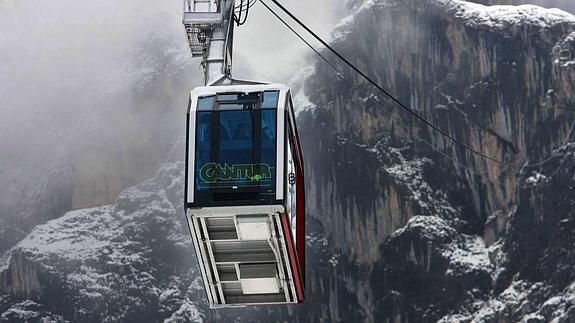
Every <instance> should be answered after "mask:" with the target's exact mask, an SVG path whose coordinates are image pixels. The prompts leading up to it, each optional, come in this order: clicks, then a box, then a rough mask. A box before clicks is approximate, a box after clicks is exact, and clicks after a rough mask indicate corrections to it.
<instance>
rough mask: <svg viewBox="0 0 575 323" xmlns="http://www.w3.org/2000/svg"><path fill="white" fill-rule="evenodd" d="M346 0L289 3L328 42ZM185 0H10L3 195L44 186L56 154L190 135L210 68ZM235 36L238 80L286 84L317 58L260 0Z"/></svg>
mask: <svg viewBox="0 0 575 323" xmlns="http://www.w3.org/2000/svg"><path fill="white" fill-rule="evenodd" d="M343 1H344V0H313V1H302V0H282V3H283V4H284V5H285V6H286V7H288V8H289V9H290V10H292V11H293V13H294V14H295V15H297V16H299V17H300V18H301V19H302V20H303V21H305V22H306V23H308V24H309V25H310V26H311V27H312V28H314V29H315V30H316V31H317V32H318V33H319V34H320V35H322V36H323V37H326V38H328V39H329V35H330V31H331V29H332V28H333V26H334V25H335V24H336V23H337V21H338V19H339V15H338V13H339V12H341V11H342V8H341V6H340V4H341V2H343ZM268 3H269V1H268ZM182 7H183V6H182V1H180V0H98V1H88V2H86V1H77V0H0V202H2V197H3V196H4V197H5V198H6V197H7V196H8V195H7V190H8V189H10V187H9V186H8V185H3V183H6V181H7V180H8V179H7V178H11V179H10V180H15V181H16V182H18V183H19V182H21V181H22V179H23V177H27V178H30V179H31V181H32V183H31V184H29V186H30V187H40V186H41V185H42V184H41V183H39V182H38V183H36V182H34V181H40V180H41V179H40V178H41V177H42V176H43V175H44V174H45V173H46V170H45V164H46V163H49V162H51V160H52V159H54V158H56V159H57V158H60V159H66V158H77V159H81V158H82V156H87V154H86V151H90V152H96V153H97V156H95V157H101V156H100V155H104V154H106V153H107V152H108V151H114V154H116V155H122V156H123V155H126V154H125V153H123V151H129V153H128V154H132V155H133V156H136V154H139V153H140V152H141V151H142V150H146V149H147V148H148V147H150V145H151V143H149V142H148V141H146V140H149V141H150V142H152V141H154V140H155V144H156V145H157V144H158V142H160V144H163V145H164V146H167V145H166V144H165V143H162V142H161V140H163V139H162V138H160V137H170V136H171V137H170V138H173V139H174V140H175V139H176V138H177V137H178V133H179V134H180V135H183V133H184V122H183V121H182V120H185V110H186V106H187V96H188V93H189V90H191V89H192V87H194V86H199V85H202V76H203V74H202V70H201V67H200V60H199V59H192V58H191V55H190V53H189V49H188V45H187V39H186V35H185V30H184V27H183V25H182V23H181V21H182ZM235 37H236V38H235V46H234V48H235V53H234V77H237V78H244V79H251V80H258V81H269V82H283V83H286V82H288V81H289V80H290V79H291V78H292V76H293V75H295V74H297V73H298V72H299V71H300V70H301V67H302V66H304V65H306V64H309V63H306V57H308V56H307V55H310V53H311V51H310V50H309V49H308V48H307V47H305V45H303V44H302V43H301V42H300V41H299V40H298V39H297V38H296V37H295V36H294V35H292V34H291V33H290V32H289V30H287V29H286V28H285V27H284V26H283V25H281V24H280V23H279V22H278V21H276V19H275V18H274V17H273V16H271V15H270V13H269V12H267V11H266V10H265V8H263V7H262V6H261V4H256V5H255V6H254V7H253V8H252V10H251V12H250V16H249V19H248V21H247V23H246V24H245V25H244V26H241V27H239V28H237V29H236V32H235ZM315 45H316V46H318V47H319V45H317V43H316V44H315ZM166 64H167V65H169V66H164V65H166ZM172 74H173V75H172ZM182 74H184V75H185V76H184V77H183V76H182ZM158 85H160V86H163V87H165V88H161V89H158V88H156V87H157V86H158ZM148 96H149V97H148ZM166 96H169V97H166ZM142 105H147V106H142ZM163 105H167V106H169V107H168V108H166V107H163ZM166 111H167V112H166ZM142 128H145V131H141V133H138V132H139V131H140V130H139V129H142ZM144 132H145V133H146V135H148V136H152V137H153V136H155V137H156V138H155V139H154V138H145V136H144V135H143V134H144ZM167 132H171V134H166V133H167ZM158 138H160V139H158ZM150 150H152V149H150ZM158 151H160V152H161V150H158ZM158 151H157V152H154V153H155V154H156V155H157V154H158ZM118 152H119V153H118ZM142 154H143V155H144V156H146V152H143V153H142ZM149 154H153V153H152V152H150V153H148V155H149ZM109 155H110V156H111V157H110V156H109V157H108V159H107V160H110V159H113V158H114V157H113V156H112V154H109ZM68 156H70V157H68ZM160 157H161V156H160ZM86 158H88V157H84V159H86ZM139 159H142V158H139ZM79 162H81V160H80V161H78V162H76V161H72V162H71V164H77V163H79ZM131 162H132V161H129V163H131ZM123 163H124V164H126V163H128V162H126V161H123ZM126 167H133V168H135V166H126ZM148 168H149V167H148ZM121 171H123V170H121ZM94 174H95V175H94V176H100V175H102V174H101V172H94ZM8 175H9V176H8ZM126 176H128V177H130V176H132V175H131V174H128V175H126ZM146 176H151V174H148V175H146ZM132 177H133V176H132ZM3 178H4V182H3ZM138 178H139V177H138ZM127 182H129V181H127ZM18 185H20V184H18ZM7 199H8V200H10V199H11V198H10V197H7ZM1 213H2V212H0V217H1Z"/></svg>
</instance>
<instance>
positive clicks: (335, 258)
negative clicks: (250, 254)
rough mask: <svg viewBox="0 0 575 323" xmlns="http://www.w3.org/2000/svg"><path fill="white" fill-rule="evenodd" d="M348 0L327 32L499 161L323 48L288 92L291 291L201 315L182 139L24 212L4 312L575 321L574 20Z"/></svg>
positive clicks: (542, 12) (76, 317)
mask: <svg viewBox="0 0 575 323" xmlns="http://www.w3.org/2000/svg"><path fill="white" fill-rule="evenodd" d="M350 5H351V6H352V8H353V12H354V13H353V14H352V15H350V16H349V17H348V18H346V19H344V20H343V21H342V22H341V24H340V25H339V26H338V27H337V29H336V30H335V31H334V40H333V45H334V46H335V47H336V48H337V49H338V50H339V51H341V53H342V54H343V55H345V56H347V57H350V58H352V61H353V62H354V63H355V64H357V65H358V66H359V67H360V68H361V69H362V70H364V71H365V72H366V73H367V74H369V75H370V77H372V78H374V79H375V80H376V81H377V82H378V83H379V84H381V85H382V86H383V87H385V88H387V89H389V90H390V91H391V92H392V93H395V94H397V96H398V97H399V99H400V100H402V101H403V102H405V103H407V104H409V105H410V106H411V107H413V108H414V109H415V110H416V111H417V112H418V113H419V114H421V115H423V116H425V117H426V118H427V119H429V120H431V121H432V122H433V123H434V124H437V125H438V126H439V127H441V128H442V129H444V130H445V131H448V132H449V133H450V134H451V135H452V136H454V137H455V138H457V139H458V140H460V141H462V142H464V143H465V144H466V145H469V146H471V147H473V148H474V149H475V150H478V151H481V152H482V153H484V154H486V155H489V156H491V157H493V158H495V159H497V160H499V161H501V163H497V162H493V161H488V160H486V159H485V158H483V157H480V156H477V155H476V154H473V153H470V152H469V151H467V150H465V149H462V148H461V147H459V146H457V145H455V144H453V143H452V142H450V141H449V140H446V139H445V138H443V137H442V136H441V135H438V134H437V133H436V132H434V131H432V130H431V129H429V128H428V127H426V126H424V125H422V124H421V123H420V122H418V121H417V120H414V119H413V118H412V117H411V116H410V115H409V114H408V113H406V112H405V111H402V110H401V108H399V107H397V106H395V105H393V103H392V102H390V100H388V99H386V97H385V96H384V95H383V94H382V93H380V92H379V91H377V90H376V89H374V88H373V87H372V86H370V85H369V84H368V83H367V82H365V80H362V79H361V78H360V77H359V76H357V75H355V74H354V73H353V72H352V71H351V70H350V69H349V68H347V67H346V66H344V65H342V64H341V63H336V64H337V68H338V69H340V70H342V71H343V77H341V78H338V77H337V76H336V74H335V73H334V71H333V70H331V69H330V67H329V66H327V65H325V64H324V63H323V62H322V61H319V60H318V61H317V62H315V63H314V64H313V66H312V67H311V70H310V73H309V77H307V78H306V80H305V81H304V83H303V84H302V85H303V86H302V91H304V92H302V93H300V94H299V95H298V97H299V99H300V100H299V101H300V102H307V103H306V105H307V107H305V109H302V110H301V111H300V113H299V116H298V122H299V123H298V126H299V128H300V131H301V132H300V135H301V137H302V141H303V148H304V154H305V159H306V165H305V166H306V176H307V194H308V198H307V201H308V205H307V208H308V214H309V215H310V216H309V221H308V223H307V230H308V232H307V247H308V250H309V253H308V257H309V258H308V259H307V260H308V268H307V269H308V276H307V282H306V293H307V299H306V302H305V304H303V305H299V306H293V307H266V308H259V309H254V308H250V309H236V310H226V311H210V310H207V307H206V304H205V296H204V294H203V291H202V285H201V278H200V277H199V276H198V274H197V269H196V265H195V260H194V258H193V252H192V251H191V247H190V239H189V238H188V237H187V232H186V228H185V224H184V221H185V219H184V218H183V210H182V209H181V204H182V203H181V202H182V189H183V187H182V186H183V184H182V161H181V158H182V157H183V149H182V146H181V145H176V147H175V148H174V150H173V152H172V155H171V157H170V158H169V160H168V161H167V162H166V163H165V164H164V166H163V167H162V168H161V169H160V171H159V172H158V173H157V174H156V176H155V177H154V178H152V179H150V180H149V181H146V182H144V183H142V184H140V185H137V186H135V187H132V188H129V189H127V190H125V191H123V192H122V193H121V194H120V197H119V198H118V199H117V201H116V202H115V203H113V204H111V205H107V206H103V207H98V208H93V209H84V210H77V211H73V212H69V213H67V214H66V215H64V216H63V217H61V218H59V219H56V220H52V221H50V222H48V223H47V224H45V225H41V226H38V227H37V228H36V229H35V230H33V232H32V233H31V234H30V235H28V236H27V237H26V238H25V239H24V240H23V241H22V242H20V243H19V244H18V245H17V246H16V247H14V248H12V249H11V250H10V251H9V252H7V253H6V254H5V255H4V256H3V257H2V259H0V294H4V295H5V296H3V297H1V298H0V312H3V314H1V316H0V320H6V321H8V320H25V319H29V320H39V319H41V318H49V319H52V320H56V321H63V320H69V321H124V322H136V321H141V320H148V321H162V320H166V321H168V322H170V321H179V322H185V321H221V320H226V321H236V322H243V321H245V322H253V321H260V322H269V321H293V322H310V321H313V322H315V321H318V322H319V321H346V322H347V321H349V322H353V321H366V322H437V321H441V322H520V321H525V322H549V321H552V320H555V321H557V322H572V321H574V320H575V297H574V295H575V294H574V293H575V287H574V285H573V284H574V282H575V277H574V273H575V270H574V268H575V254H574V252H573V249H574V248H573V247H574V246H575V241H574V240H573V237H575V225H574V223H575V222H574V221H575V216H574V214H573V211H572V209H573V205H574V204H575V194H573V193H574V190H575V176H574V174H575V146H574V144H573V140H574V138H573V132H574V131H575V130H574V125H575V17H574V16H572V15H570V14H568V13H566V12H564V11H560V10H548V9H543V8H539V7H535V6H519V7H514V6H504V7H500V6H497V7H488V6H484V5H481V4H475V3H470V2H465V1H459V0H407V1H399V0H397V1H396V0H367V1H350ZM329 58H330V59H331V60H332V61H334V62H337V60H336V59H335V58H334V57H329ZM304 96H305V97H304ZM302 98H303V99H302Z"/></svg>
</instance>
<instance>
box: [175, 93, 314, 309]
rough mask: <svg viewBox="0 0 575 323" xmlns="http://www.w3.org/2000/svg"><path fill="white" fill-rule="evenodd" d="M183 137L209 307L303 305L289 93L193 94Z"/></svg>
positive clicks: (299, 178) (296, 153)
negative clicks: (185, 139) (185, 138)
mask: <svg viewBox="0 0 575 323" xmlns="http://www.w3.org/2000/svg"><path fill="white" fill-rule="evenodd" d="M187 132H188V135H187V158H186V176H187V178H186V210H187V212H186V213H187V219H188V223H189V226H190V230H191V234H192V237H193V240H194V246H195V249H196V255H197V257H198V261H199V264H200V268H201V272H202V276H203V280H204V284H205V288H206V291H207V294H208V299H209V302H210V305H211V306H212V307H229V306H244V305H260V304H285V303H301V302H303V297H304V292H303V287H304V269H305V268H304V247H305V241H304V240H305V233H304V179H303V160H302V154H301V148H300V144H299V139H298V134H297V128H296V124H295V116H294V112H293V106H292V100H291V94H290V90H289V88H287V87H286V86H285V85H275V84H269V85H268V84H265V85H230V86H210V87H199V88H196V89H194V90H193V91H192V93H191V99H190V108H189V111H188V128H187Z"/></svg>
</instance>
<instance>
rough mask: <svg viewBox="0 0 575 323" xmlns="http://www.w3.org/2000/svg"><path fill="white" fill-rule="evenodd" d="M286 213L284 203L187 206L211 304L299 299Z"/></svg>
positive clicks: (228, 305)
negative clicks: (284, 226)
mask: <svg viewBox="0 0 575 323" xmlns="http://www.w3.org/2000/svg"><path fill="white" fill-rule="evenodd" d="M284 212H285V211H284V207H283V206H281V205H273V206H269V205H268V206H242V207H214V208H202V209H188V210H187V217H188V223H189V225H190V229H191V232H192V235H193V240H194V246H195V249H196V255H197V257H198V261H199V263H200V267H201V271H202V276H203V279H204V284H205V285H206V291H207V293H208V299H209V302H210V306H212V307H237V306H246V305H260V304H281V303H296V302H297V297H296V293H295V290H296V289H295V286H294V282H293V278H292V277H293V273H292V272H291V271H292V269H291V268H292V266H291V264H290V260H289V259H290V258H289V257H288V252H287V246H286V239H285V236H284V234H283V229H282V227H281V223H282V222H281V220H280V217H281V216H286V215H285V214H284Z"/></svg>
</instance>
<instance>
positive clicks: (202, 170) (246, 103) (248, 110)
mask: <svg viewBox="0 0 575 323" xmlns="http://www.w3.org/2000/svg"><path fill="white" fill-rule="evenodd" d="M278 96H279V92H277V91H268V92H256V93H249V94H223V95H222V94H220V95H217V96H210V97H206V98H200V99H199V101H198V109H197V110H198V111H197V118H196V120H197V126H196V141H197V143H196V170H195V175H196V176H195V178H196V180H195V190H196V199H195V200H196V202H197V203H199V204H202V205H225V204H234V203H233V202H235V201H250V202H252V203H253V202H256V203H264V204H266V203H270V202H275V177H276V153H275V151H276V138H277V124H276V113H277V102H278Z"/></svg>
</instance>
